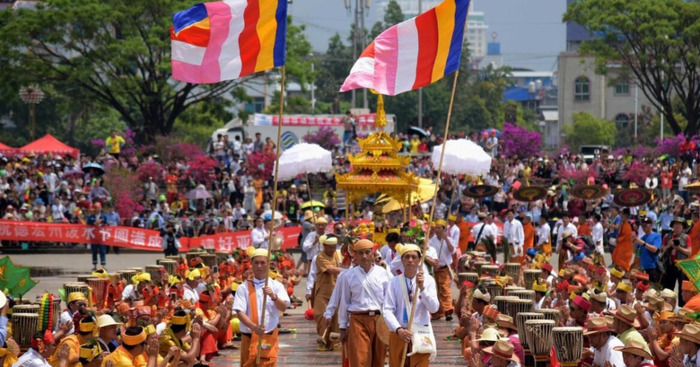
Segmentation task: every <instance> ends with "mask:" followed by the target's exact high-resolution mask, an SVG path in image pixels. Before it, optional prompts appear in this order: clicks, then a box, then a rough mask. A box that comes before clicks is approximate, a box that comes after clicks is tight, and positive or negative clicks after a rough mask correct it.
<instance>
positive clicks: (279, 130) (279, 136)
mask: <svg viewBox="0 0 700 367" xmlns="http://www.w3.org/2000/svg"><path fill="white" fill-rule="evenodd" d="M280 73H281V78H280V119H279V121H278V122H277V152H276V156H275V181H274V184H273V185H272V190H273V191H272V208H271V209H272V217H271V218H270V239H269V240H268V246H267V264H268V266H269V264H270V257H271V256H272V251H270V250H271V246H270V245H271V244H272V243H273V241H274V239H275V213H276V211H277V178H278V174H279V172H280V168H279V164H280V156H281V155H282V154H281V151H282V147H281V146H280V140H282V117H283V116H284V78H285V66H284V65H283V66H281V67H280ZM269 280H270V277H269V276H266V277H265V287H267V285H268V282H269ZM266 303H267V294H264V295H263V301H262V304H263V307H262V313H261V316H260V320H259V322H260V327H261V328H262V329H263V330H265V309H266V307H265V304H266ZM251 307H257V305H253V306H251ZM261 351H262V336H261V337H260V338H258V347H257V352H256V354H255V365H256V366H258V365H260V352H261Z"/></svg>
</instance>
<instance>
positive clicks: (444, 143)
mask: <svg viewBox="0 0 700 367" xmlns="http://www.w3.org/2000/svg"><path fill="white" fill-rule="evenodd" d="M457 77H459V70H457V71H455V76H454V81H453V82H452V95H451V96H450V106H449V109H448V110H447V122H446V123H445V135H444V136H445V139H443V141H442V149H441V151H440V164H439V165H438V169H437V176H436V177H437V178H436V181H435V189H434V191H433V205H432V207H431V208H430V216H429V217H428V220H429V221H430V223H429V225H428V230H427V231H426V233H425V238H424V239H423V251H422V252H423V253H422V254H421V259H420V263H418V271H419V272H420V271H422V269H423V263H424V262H425V255H426V254H427V252H428V251H427V248H428V243H429V241H430V229H431V228H432V222H433V217H434V216H435V206H436V204H437V200H438V199H437V193H438V188H439V187H440V176H441V175H442V162H443V159H444V158H445V147H446V146H447V135H448V134H449V132H450V118H452V105H453V103H454V100H455V91H456V90H457ZM438 255H439V254H438ZM449 271H452V270H451V269H449ZM418 293H419V292H418V291H416V292H413V300H412V301H411V315H410V316H409V318H408V327H407V328H406V330H408V331H411V326H412V325H413V316H414V315H415V314H416V301H417V300H418ZM407 348H408V343H406V341H404V344H403V352H402V353H401V363H400V364H399V366H403V365H404V364H405V363H406V352H407V350H406V349H407Z"/></svg>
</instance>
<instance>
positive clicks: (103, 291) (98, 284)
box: [87, 278, 109, 309]
mask: <svg viewBox="0 0 700 367" xmlns="http://www.w3.org/2000/svg"><path fill="white" fill-rule="evenodd" d="M87 283H88V285H89V286H90V288H92V294H93V295H94V296H95V299H96V300H97V304H98V305H102V304H103V303H104V299H105V296H106V295H107V285H108V284H109V279H106V278H88V280H87ZM99 309H101V307H99Z"/></svg>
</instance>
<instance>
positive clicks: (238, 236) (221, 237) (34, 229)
mask: <svg viewBox="0 0 700 367" xmlns="http://www.w3.org/2000/svg"><path fill="white" fill-rule="evenodd" d="M300 232H301V227H287V228H282V229H280V230H278V231H276V232H275V234H276V235H277V236H282V239H283V242H282V249H289V248H293V247H297V246H298V237H299V233H300ZM0 240H10V241H28V242H69V243H84V244H95V245H108V246H117V247H126V248H132V249H141V250H151V251H162V247H161V243H162V238H161V237H160V232H158V231H154V230H149V229H142V228H136V227H110V226H108V227H95V226H88V225H83V224H62V223H40V222H17V221H7V220H0ZM180 243H181V244H182V248H181V249H180V250H181V251H188V250H190V249H195V248H205V249H213V250H215V251H225V252H231V250H233V249H234V248H242V249H245V248H247V247H248V246H250V245H251V238H250V231H243V232H229V233H221V234H216V235H211V236H203V237H195V238H190V237H181V238H180Z"/></svg>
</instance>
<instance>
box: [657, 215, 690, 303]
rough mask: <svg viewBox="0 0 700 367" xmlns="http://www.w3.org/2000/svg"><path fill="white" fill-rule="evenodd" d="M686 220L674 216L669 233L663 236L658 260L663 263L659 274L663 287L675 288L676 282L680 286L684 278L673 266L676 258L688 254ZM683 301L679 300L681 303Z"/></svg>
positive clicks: (681, 257) (680, 258) (688, 238)
mask: <svg viewBox="0 0 700 367" xmlns="http://www.w3.org/2000/svg"><path fill="white" fill-rule="evenodd" d="M685 228H686V221H685V219H683V218H681V217H676V218H674V219H673V221H671V229H672V230H671V233H669V234H667V235H666V236H664V240H663V246H662V247H661V254H660V255H659V262H660V263H662V264H663V265H664V272H663V275H662V276H661V285H662V286H663V288H668V289H676V282H678V285H679V286H680V284H681V282H682V281H683V280H685V279H687V278H686V277H685V274H683V272H682V271H681V270H680V269H679V268H678V267H677V266H675V265H674V264H675V261H676V260H684V259H687V258H688V257H689V256H690V252H691V241H690V236H688V235H687V234H686V233H685ZM684 301H687V300H681V304H683V302H684Z"/></svg>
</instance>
